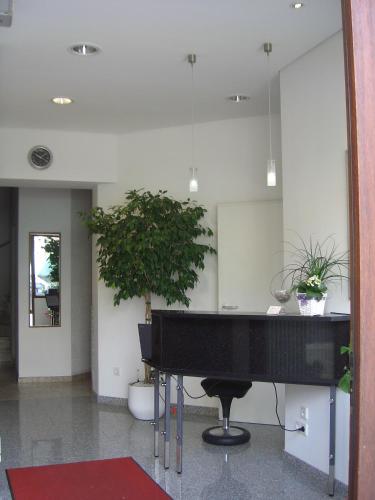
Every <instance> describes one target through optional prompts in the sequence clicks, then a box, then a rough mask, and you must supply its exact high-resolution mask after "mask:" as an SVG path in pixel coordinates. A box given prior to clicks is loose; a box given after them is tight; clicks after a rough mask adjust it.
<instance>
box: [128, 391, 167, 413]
mask: <svg viewBox="0 0 375 500" xmlns="http://www.w3.org/2000/svg"><path fill="white" fill-rule="evenodd" d="M128 408H129V411H130V413H131V414H132V415H133V417H135V418H138V419H139V420H153V418H154V385H153V384H145V383H144V382H134V383H132V384H129V393H128ZM163 415H164V402H163V400H162V399H161V397H159V417H162V416H163Z"/></svg>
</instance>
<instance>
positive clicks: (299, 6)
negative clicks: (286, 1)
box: [290, 2, 304, 9]
mask: <svg viewBox="0 0 375 500" xmlns="http://www.w3.org/2000/svg"><path fill="white" fill-rule="evenodd" d="M303 5H304V4H303V3H302V2H294V3H291V4H290V6H291V7H292V9H301V8H302V7H303Z"/></svg>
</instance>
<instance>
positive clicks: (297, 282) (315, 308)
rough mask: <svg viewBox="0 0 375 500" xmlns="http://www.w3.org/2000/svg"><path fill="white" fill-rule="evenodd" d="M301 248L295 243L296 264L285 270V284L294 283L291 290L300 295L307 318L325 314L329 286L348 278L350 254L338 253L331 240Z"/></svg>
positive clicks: (304, 245)
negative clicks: (286, 282) (287, 282)
mask: <svg viewBox="0 0 375 500" xmlns="http://www.w3.org/2000/svg"><path fill="white" fill-rule="evenodd" d="M300 241H301V247H300V248H298V247H297V246H294V245H292V244H290V245H291V247H292V255H293V258H294V260H295V261H294V263H292V264H289V265H288V266H286V267H285V268H284V271H283V273H284V275H285V278H284V282H285V281H288V280H290V281H291V287H290V288H291V291H292V292H293V291H295V292H296V298H297V300H298V305H299V310H300V313H301V314H302V315H304V316H316V315H323V314H324V307H325V302H326V299H327V290H328V286H327V285H328V284H329V283H330V282H333V281H337V280H342V279H345V278H347V276H346V275H345V274H344V273H345V272H346V271H347V268H348V258H347V252H344V253H338V252H337V249H336V245H335V243H334V241H333V240H332V239H331V238H327V239H326V240H324V241H323V243H319V242H315V243H313V241H312V240H311V239H310V240H309V242H308V243H305V242H304V241H303V240H302V239H300Z"/></svg>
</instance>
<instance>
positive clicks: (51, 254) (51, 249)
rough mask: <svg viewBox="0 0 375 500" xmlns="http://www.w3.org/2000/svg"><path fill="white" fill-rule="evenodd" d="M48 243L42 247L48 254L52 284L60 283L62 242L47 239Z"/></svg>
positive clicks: (56, 239) (55, 239) (50, 238)
mask: <svg viewBox="0 0 375 500" xmlns="http://www.w3.org/2000/svg"><path fill="white" fill-rule="evenodd" d="M46 240H48V241H47V243H46V244H45V245H44V247H42V248H43V249H44V250H45V251H46V253H48V257H47V260H48V264H49V268H50V273H49V279H50V281H51V282H52V283H59V281H60V269H59V262H60V240H59V239H58V238H52V237H49V238H46Z"/></svg>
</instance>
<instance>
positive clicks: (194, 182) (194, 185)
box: [187, 54, 198, 193]
mask: <svg viewBox="0 0 375 500" xmlns="http://www.w3.org/2000/svg"><path fill="white" fill-rule="evenodd" d="M187 61H188V63H189V64H190V66H191V167H190V181H189V191H190V193H196V192H197V191H198V175H197V172H198V169H197V168H196V167H195V166H194V64H195V63H196V62H197V56H196V54H188V56H187Z"/></svg>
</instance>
